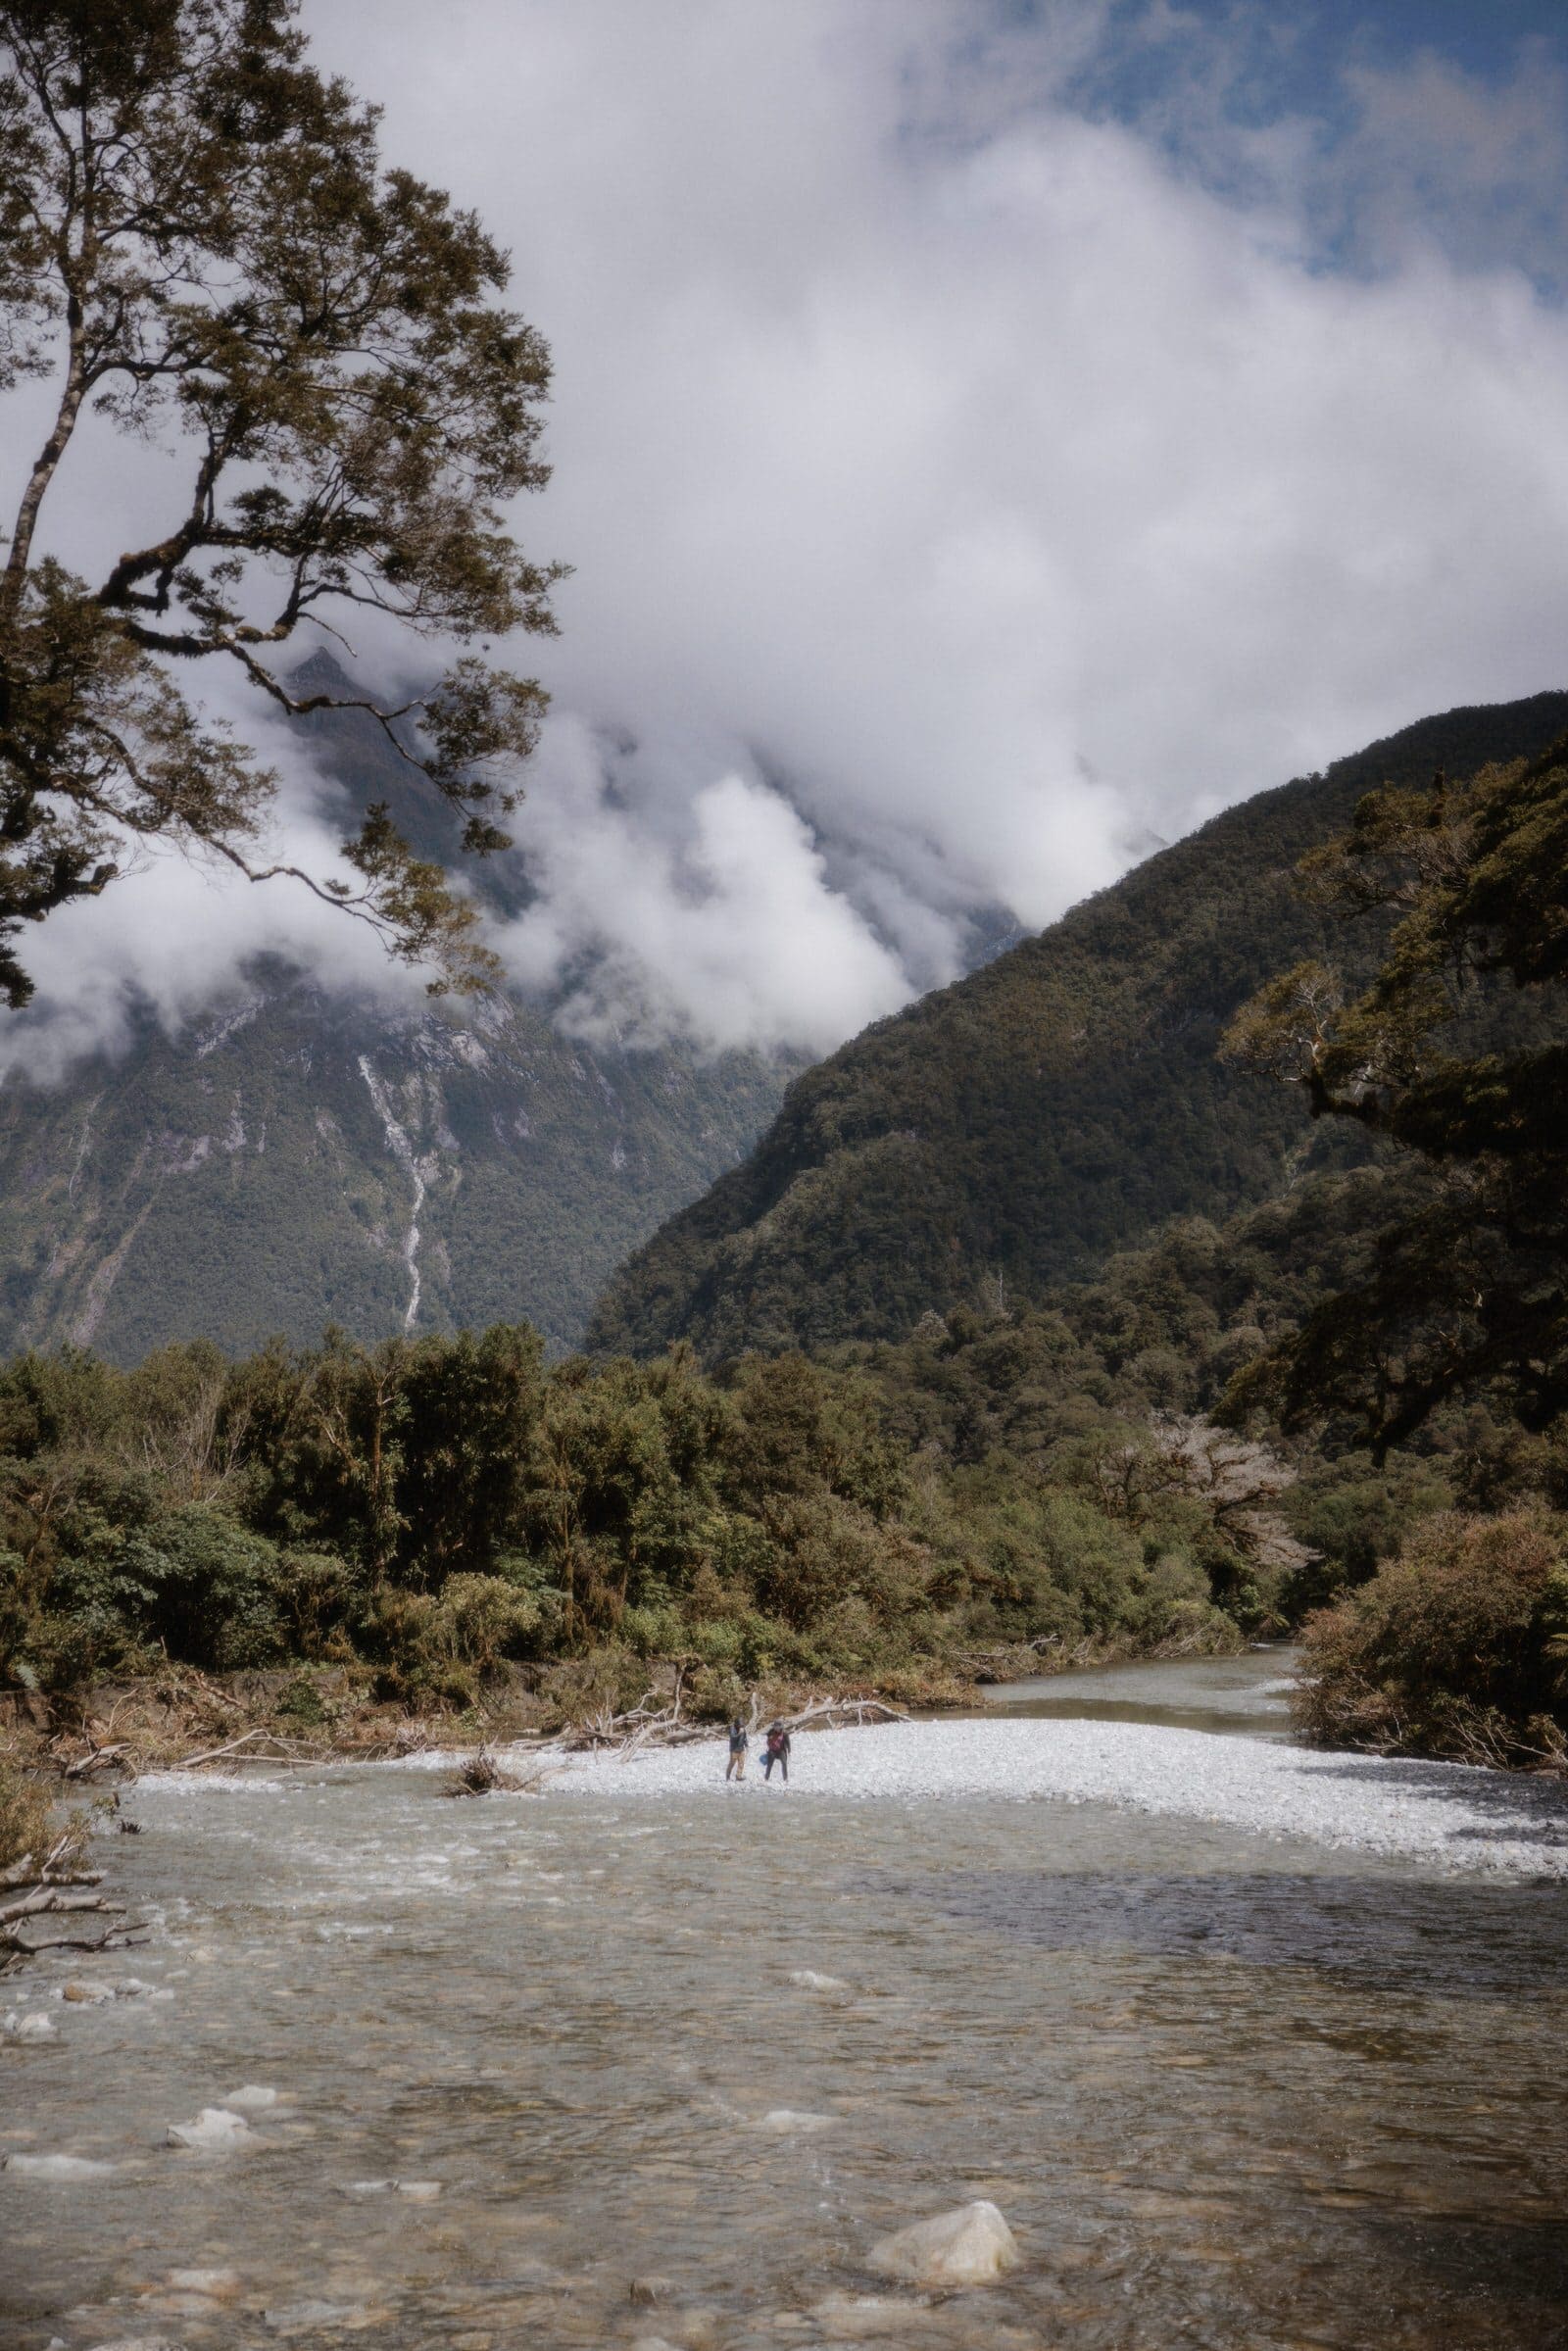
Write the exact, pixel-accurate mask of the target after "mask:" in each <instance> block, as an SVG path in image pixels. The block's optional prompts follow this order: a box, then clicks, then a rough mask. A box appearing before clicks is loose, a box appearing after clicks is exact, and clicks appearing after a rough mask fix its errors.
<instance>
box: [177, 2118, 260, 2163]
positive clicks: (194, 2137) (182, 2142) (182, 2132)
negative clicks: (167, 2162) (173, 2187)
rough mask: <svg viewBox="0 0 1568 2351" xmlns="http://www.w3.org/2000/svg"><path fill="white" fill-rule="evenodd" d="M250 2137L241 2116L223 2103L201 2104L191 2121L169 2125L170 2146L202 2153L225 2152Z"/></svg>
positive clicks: (218, 2153)
mask: <svg viewBox="0 0 1568 2351" xmlns="http://www.w3.org/2000/svg"><path fill="white" fill-rule="evenodd" d="M252 2136H253V2133H252V2131H251V2127H250V2125H249V2124H248V2123H247V2122H246V2121H245V2119H244V2117H243V2116H242V2115H237V2114H230V2113H229V2112H228V2110H227V2108H226V2107H222V2106H204V2107H203V2108H202V2110H201V2113H200V2114H199V2115H197V2117H196V2118H195V2120H194V2122H189V2123H171V2124H170V2126H169V2144H170V2146H172V2147H192V2148H194V2149H195V2150H196V2151H197V2153H198V2154H203V2155H227V2154H229V2153H231V2152H232V2151H233V2150H234V2149H235V2148H238V2147H242V2146H244V2144H245V2142H246V2141H247V2139H250V2138H251V2137H252Z"/></svg>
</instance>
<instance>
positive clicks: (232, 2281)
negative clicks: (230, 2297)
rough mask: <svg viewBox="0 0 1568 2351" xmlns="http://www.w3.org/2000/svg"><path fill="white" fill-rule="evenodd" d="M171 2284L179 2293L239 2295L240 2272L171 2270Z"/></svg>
mask: <svg viewBox="0 0 1568 2351" xmlns="http://www.w3.org/2000/svg"><path fill="white" fill-rule="evenodd" d="M169 2282H170V2284H171V2285H172V2286H173V2287H174V2288H175V2290H176V2291H177V2292H179V2293H185V2294H237V2293H238V2292H239V2288H240V2275H239V2272H238V2270H171V2271H170V2273H169Z"/></svg>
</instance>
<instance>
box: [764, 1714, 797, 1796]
mask: <svg viewBox="0 0 1568 2351" xmlns="http://www.w3.org/2000/svg"><path fill="white" fill-rule="evenodd" d="M775 1763H776V1764H777V1765H778V1770H779V1778H780V1779H781V1780H782V1781H783V1783H784V1785H785V1787H786V1788H787V1787H788V1786H789V1780H790V1735H789V1733H788V1732H787V1731H786V1730H785V1728H784V1725H783V1724H782V1723H772V1724H770V1725H769V1726H768V1733H767V1751H766V1753H765V1754H764V1755H763V1757H762V1777H763V1779H764V1780H771V1779H772V1777H773V1766H774V1764H775Z"/></svg>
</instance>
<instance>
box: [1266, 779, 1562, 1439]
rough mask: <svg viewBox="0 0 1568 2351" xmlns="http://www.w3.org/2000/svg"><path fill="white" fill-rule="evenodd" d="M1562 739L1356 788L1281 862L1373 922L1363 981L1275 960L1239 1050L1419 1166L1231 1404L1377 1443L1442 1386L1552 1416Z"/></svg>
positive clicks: (1332, 903) (1556, 1349) (1415, 1424)
mask: <svg viewBox="0 0 1568 2351" xmlns="http://www.w3.org/2000/svg"><path fill="white" fill-rule="evenodd" d="M1565 867H1568V740H1565V741H1562V742H1559V743H1557V744H1555V745H1553V746H1552V748H1551V749H1550V750H1548V751H1547V752H1545V753H1544V754H1543V755H1542V756H1540V757H1538V758H1536V759H1520V760H1516V761H1514V762H1513V763H1511V764H1509V765H1506V766H1494V767H1488V768H1485V769H1483V771H1482V772H1481V773H1480V774H1479V775H1477V776H1476V777H1475V778H1474V779H1473V780H1472V781H1471V782H1469V783H1467V784H1464V785H1459V786H1455V785H1450V784H1449V783H1448V782H1447V781H1446V778H1445V776H1444V775H1443V774H1442V773H1441V772H1440V773H1439V775H1438V776H1437V777H1436V779H1435V780H1434V782H1433V783H1432V785H1431V786H1430V787H1429V789H1428V790H1427V791H1425V792H1411V791H1403V790H1397V789H1395V788H1392V787H1389V788H1386V789H1384V790H1383V791H1381V792H1375V793H1372V794H1369V795H1368V797H1367V798H1366V799H1365V800H1363V801H1362V802H1361V803H1360V805H1359V806H1358V807H1357V808H1356V810H1355V814H1354V820H1353V822H1352V823H1351V826H1350V828H1349V830H1348V832H1347V833H1346V834H1344V835H1343V836H1342V837H1341V838H1340V839H1338V840H1336V841H1332V842H1330V843H1328V844H1326V845H1325V846H1323V847H1321V848H1319V849H1318V850H1316V851H1315V852H1314V853H1313V854H1312V856H1310V857H1308V858H1306V859H1305V860H1304V861H1303V864H1302V868H1301V872H1302V878H1303V884H1304V887H1305V889H1306V890H1307V891H1308V892H1309V893H1310V894H1311V895H1312V896H1313V897H1314V898H1315V899H1317V900H1318V901H1320V902H1321V903H1322V904H1324V905H1325V906H1329V907H1330V908H1332V909H1335V910H1337V911H1339V912H1340V913H1342V914H1345V915H1350V916H1357V915H1359V916H1366V915H1369V914H1370V915H1372V916H1374V917H1381V918H1382V919H1383V921H1384V922H1385V923H1386V922H1387V920H1388V918H1389V917H1390V916H1391V915H1392V916H1395V917H1397V920H1396V921H1395V926H1394V928H1393V930H1392V933H1390V934H1388V935H1387V942H1386V948H1385V951H1384V954H1383V957H1382V960H1381V963H1380V964H1379V965H1378V967H1377V968H1376V970H1375V971H1374V973H1373V975H1372V977H1371V981H1370V984H1369V985H1367V986H1365V987H1364V988H1362V989H1361V990H1360V991H1359V992H1356V991H1355V990H1354V989H1353V988H1351V987H1349V986H1348V985H1347V984H1346V983H1345V982H1344V981H1343V980H1342V978H1341V977H1340V975H1339V974H1338V973H1337V972H1335V971H1333V970H1331V969H1329V968H1327V967H1325V966H1324V965H1322V964H1317V963H1314V964H1309V965H1301V966H1299V967H1298V968H1297V969H1296V970H1294V971H1290V972H1287V973H1285V974H1284V975H1283V976H1282V977H1280V978H1278V979H1276V980H1275V981H1274V982H1272V983H1271V985H1270V986H1269V987H1268V988H1266V989H1265V990H1263V991H1262V992H1261V994H1260V995H1258V996H1256V997H1255V998H1254V999H1253V1000H1252V1002H1251V1003H1250V1004H1249V1005H1248V1006H1247V1007H1245V1009H1244V1010H1243V1012H1242V1013H1241V1015H1240V1016H1239V1017H1238V1019H1237V1021H1236V1022H1235V1023H1234V1024H1233V1026H1232V1029H1231V1031H1230V1034H1229V1038H1228V1050H1229V1051H1230V1053H1232V1055H1233V1057H1234V1058H1236V1059H1237V1060H1238V1061H1240V1062H1242V1063H1244V1064H1246V1065H1250V1066H1251V1067H1253V1068H1256V1069H1260V1070H1262V1071H1264V1072H1265V1073H1267V1074H1269V1075H1272V1076H1275V1077H1283V1078H1285V1079H1287V1080H1289V1081H1290V1082H1292V1083H1294V1084H1296V1085H1298V1086H1299V1087H1300V1088H1301V1089H1302V1091H1303V1092H1304V1094H1305V1096H1306V1100H1307V1102H1308V1103H1309V1105H1310V1107H1311V1110H1312V1112H1313V1115H1314V1116H1315V1117H1319V1118H1329V1119H1332V1120H1339V1121H1342V1122H1345V1123H1346V1124H1348V1125H1349V1126H1350V1127H1352V1128H1357V1129H1361V1130H1365V1131H1368V1132H1371V1133H1374V1134H1377V1135H1379V1136H1381V1137H1386V1138H1387V1139H1388V1141H1389V1142H1390V1144H1391V1145H1392V1146H1393V1147H1394V1148H1395V1149H1396V1150H1397V1151H1401V1152H1403V1153H1405V1154H1407V1155H1408V1158H1409V1161H1410V1163H1411V1166H1412V1169H1414V1170H1416V1171H1418V1173H1419V1179H1420V1180H1419V1182H1418V1183H1417V1184H1416V1185H1415V1188H1414V1197H1413V1198H1412V1200H1411V1201H1410V1203H1409V1205H1408V1207H1407V1209H1406V1212H1405V1213H1404V1214H1403V1215H1402V1216H1401V1217H1400V1218H1399V1219H1398V1220H1397V1222H1395V1223H1392V1224H1390V1225H1388V1226H1387V1227H1386V1228H1385V1229H1384V1230H1383V1231H1382V1232H1381V1233H1380V1235H1379V1236H1378V1243H1377V1252H1376V1258H1375V1262H1374V1263H1373V1265H1372V1266H1371V1267H1370V1269H1369V1270H1368V1273H1367V1276H1366V1278H1365V1279H1364V1280H1362V1281H1361V1282H1359V1283H1357V1284H1355V1285H1354V1286H1353V1287H1350V1288H1348V1289H1341V1290H1337V1291H1336V1292H1334V1293H1333V1294H1332V1295H1331V1296H1329V1297H1326V1298H1322V1299H1320V1300H1319V1301H1317V1303H1316V1304H1314V1306H1313V1308H1312V1310H1311V1312H1310V1313H1309V1314H1308V1315H1307V1316H1306V1317H1305V1319H1304V1321H1303V1322H1302V1324H1301V1326H1300V1328H1299V1330H1298V1331H1297V1332H1295V1333H1294V1334H1293V1335H1292V1337H1291V1338H1290V1340H1289V1341H1288V1342H1287V1343H1286V1344H1284V1345H1283V1346H1281V1347H1276V1348H1274V1349H1272V1350H1270V1352H1269V1353H1268V1354H1267V1355H1266V1356H1264V1357H1263V1358H1261V1359H1260V1360H1259V1361H1258V1362H1257V1363H1255V1364H1253V1365H1251V1366H1250V1367H1249V1369H1248V1370H1247V1371H1246V1372H1244V1373H1243V1374H1242V1375H1241V1376H1240V1377H1239V1378H1238V1380H1237V1383H1236V1389H1235V1398H1234V1401H1235V1406H1236V1408H1237V1410H1239V1411H1241V1410H1246V1409H1248V1408H1249V1407H1251V1406H1257V1405H1261V1406H1263V1407H1264V1408H1266V1409H1269V1410H1271V1411H1274V1412H1276V1413H1278V1414H1280V1415H1282V1416H1283V1418H1284V1419H1285V1421H1286V1422H1287V1424H1289V1425H1297V1426H1301V1425H1306V1424H1308V1423H1310V1422H1312V1421H1314V1420H1322V1419H1324V1418H1325V1417H1329V1418H1332V1419H1333V1420H1335V1421H1337V1422H1338V1424H1339V1425H1340V1426H1341V1427H1344V1428H1348V1429H1350V1430H1353V1431H1354V1433H1355V1434H1356V1435H1357V1436H1358V1437H1360V1438H1362V1439H1364V1440H1365V1442H1366V1443H1368V1444H1369V1445H1370V1446H1371V1448H1372V1450H1373V1452H1374V1454H1375V1455H1376V1456H1377V1457H1379V1458H1381V1457H1382V1455H1383V1454H1384V1453H1385V1452H1386V1451H1387V1450H1388V1447H1389V1446H1390V1445H1391V1444H1397V1443H1398V1442H1399V1441H1401V1440H1402V1439H1404V1438H1407V1437H1408V1436H1409V1435H1410V1434H1411V1432H1412V1431H1413V1430H1415V1429H1418V1428H1419V1427H1420V1426H1421V1425H1422V1423H1423V1422H1424V1421H1425V1420H1427V1418H1428V1417H1429V1415H1430V1414H1431V1413H1432V1412H1433V1411H1434V1410H1435V1409H1436V1408H1437V1407H1438V1406H1439V1405H1440V1404H1442V1403H1443V1402H1444V1401H1445V1400H1446V1399H1448V1398H1451V1397H1455V1396H1481V1395H1486V1396H1490V1397H1491V1398H1492V1399H1493V1400H1494V1401H1495V1402H1496V1403H1497V1404H1499V1405H1500V1407H1501V1408H1502V1409H1503V1411H1504V1412H1505V1413H1506V1414H1507V1415H1508V1416H1509V1417H1510V1418H1516V1419H1518V1420H1521V1421H1523V1422H1524V1423H1525V1424H1526V1425H1527V1426H1528V1427H1531V1428H1536V1429H1540V1428H1543V1427H1545V1426H1547V1425H1548V1424H1550V1423H1551V1422H1552V1421H1554V1420H1556V1419H1557V1418H1558V1417H1559V1416H1560V1415H1561V1414H1563V1413H1564V1412H1565V1411H1568V1124H1565V1121H1564V1117H1563V1094H1564V1087H1565V1085H1568V1042H1565V1036H1564V1032H1565V1028H1568V1006H1565V1004H1564V1000H1563V993H1562V980H1563V977H1564V973H1565V971H1568V906H1565V902H1564V897H1563V889H1562V875H1563V872H1564V869H1565Z"/></svg>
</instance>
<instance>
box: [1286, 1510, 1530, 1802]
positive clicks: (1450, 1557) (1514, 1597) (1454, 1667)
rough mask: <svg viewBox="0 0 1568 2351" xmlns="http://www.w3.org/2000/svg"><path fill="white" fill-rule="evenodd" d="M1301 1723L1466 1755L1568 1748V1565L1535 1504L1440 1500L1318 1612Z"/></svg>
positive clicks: (1409, 1748) (1499, 1759)
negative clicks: (1479, 1512)
mask: <svg viewBox="0 0 1568 2351" xmlns="http://www.w3.org/2000/svg"><path fill="white" fill-rule="evenodd" d="M1302 1645H1303V1650H1304V1656H1303V1671H1302V1681H1301V1685H1300V1690H1299V1696H1298V1698H1297V1700H1296V1710H1297V1716H1298V1720H1299V1724H1300V1726H1301V1728H1302V1729H1303V1730H1305V1731H1306V1732H1308V1733H1309V1734H1310V1735H1311V1736H1312V1737H1313V1738H1315V1739H1324V1740H1329V1741H1332V1742H1334V1743H1335V1744H1338V1745H1345V1746H1358V1747H1372V1748H1376V1749H1379V1750H1382V1751H1397V1752H1399V1753H1404V1754H1414V1755H1455V1756H1460V1757H1462V1758H1464V1759H1465V1760H1468V1761H1472V1762H1489V1763H1523V1762H1529V1761H1531V1760H1540V1759H1541V1758H1542V1757H1543V1756H1547V1757H1557V1756H1560V1755H1561V1754H1562V1753H1563V1751H1564V1746H1565V1741H1564V1732H1565V1730H1568V1703H1565V1701H1568V1568H1565V1565H1564V1557H1563V1531H1562V1528H1561V1526H1560V1524H1559V1523H1557V1522H1555V1521H1553V1520H1551V1519H1549V1518H1547V1517H1546V1516H1544V1514H1542V1513H1539V1512H1533V1511H1515V1512H1512V1513H1510V1514H1509V1515H1508V1516H1506V1517H1503V1518H1494V1519H1485V1518H1473V1517H1466V1516H1464V1515H1463V1514H1461V1513H1459V1512H1457V1511H1444V1512H1442V1513H1441V1514H1439V1515H1438V1516H1435V1517H1433V1518H1429V1519H1427V1520H1425V1521H1423V1522H1422V1523H1421V1524H1420V1525H1419V1526H1417V1527H1416V1528H1415V1529H1414V1530H1413V1531H1412V1532H1411V1533H1410V1534H1408V1535H1407V1536H1406V1537H1405V1540H1404V1543H1403V1545H1402V1547H1401V1550H1400V1553H1399V1556H1398V1557H1397V1559H1394V1560H1391V1561H1389V1562H1388V1564H1387V1565H1386V1566H1384V1567H1382V1568H1381V1569H1380V1570H1379V1572H1378V1573H1377V1575H1376V1576H1375V1577H1374V1578H1373V1579H1372V1581H1371V1583H1370V1584H1366V1585H1364V1586H1362V1587H1361V1589H1360V1590H1359V1591H1356V1592H1349V1593H1348V1594H1347V1595H1346V1597H1345V1598H1344V1599H1342V1600H1341V1601H1340V1602H1339V1603H1338V1605H1337V1606H1335V1607H1333V1608H1329V1609H1325V1610H1324V1611H1322V1613H1321V1614H1319V1615H1317V1616H1314V1617H1312V1618H1311V1619H1310V1620H1309V1621H1308V1623H1307V1626H1306V1629H1305V1632H1304V1635H1303V1641H1302Z"/></svg>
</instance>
